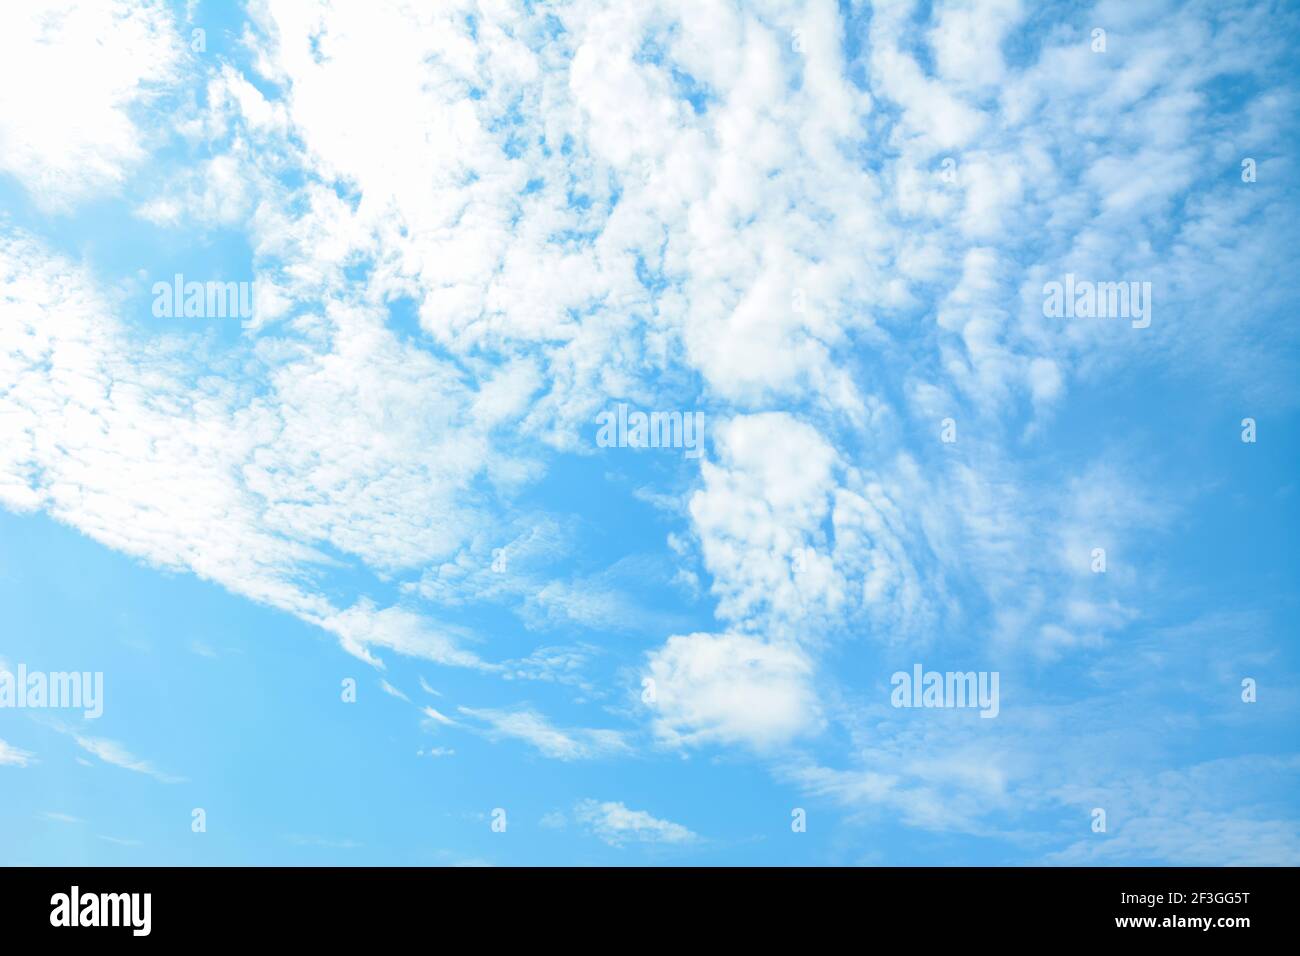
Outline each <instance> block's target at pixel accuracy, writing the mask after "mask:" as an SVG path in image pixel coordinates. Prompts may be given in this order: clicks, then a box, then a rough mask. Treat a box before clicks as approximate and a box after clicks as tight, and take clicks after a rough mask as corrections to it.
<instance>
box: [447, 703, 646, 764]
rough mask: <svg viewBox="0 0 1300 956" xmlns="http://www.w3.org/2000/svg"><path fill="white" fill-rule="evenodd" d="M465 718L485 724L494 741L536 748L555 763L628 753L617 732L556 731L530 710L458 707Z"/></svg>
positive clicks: (587, 730)
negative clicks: (500, 739)
mask: <svg viewBox="0 0 1300 956" xmlns="http://www.w3.org/2000/svg"><path fill="white" fill-rule="evenodd" d="M458 710H459V711H460V713H462V714H465V715H466V716H467V717H472V718H474V719H476V720H480V721H482V722H484V723H485V724H487V725H488V728H489V729H488V734H489V735H490V736H492V737H495V738H513V739H515V740H522V741H524V742H525V743H527V744H529V745H531V746H533V747H535V748H537V750H538V751H540V752H541V753H542V754H543V755H544V756H546V757H553V758H555V759H557V760H591V759H595V758H598V757H609V756H617V755H619V754H623V753H626V752H628V750H629V747H628V744H627V741H626V739H625V737H624V735H623V734H622V733H621V732H619V731H617V730H595V729H589V728H585V727H578V728H564V729H561V728H558V727H555V726H554V725H552V724H551V722H550V721H548V720H547V719H546V718H545V717H544V716H542V715H541V714H539V713H537V712H536V711H534V710H527V709H520V710H493V709H486V708H483V709H476V708H472V707H460V708H458Z"/></svg>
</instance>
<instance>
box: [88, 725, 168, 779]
mask: <svg viewBox="0 0 1300 956" xmlns="http://www.w3.org/2000/svg"><path fill="white" fill-rule="evenodd" d="M72 739H73V740H75V741H76V742H77V746H78V747H80V748H81V749H82V750H84V751H86V753H88V754H92V755H93V756H95V757H98V758H99V759H100V760H102V761H104V763H107V764H112V765H113V766H114V767H121V768H122V769H124V770H131V771H134V772H135V773H142V774H145V775H146V776H149V777H153V778H154V779H155V780H158V781H159V782H161V783H184V782H185V778H184V777H176V776H173V775H172V774H169V773H164V772H162V771H161V770H158V769H157V768H156V767H154V766H153V764H151V763H149V762H148V761H147V760H141V759H140V758H139V757H137V756H135V755H134V754H132V753H131V752H130V751H129V750H127V749H126V748H125V747H123V746H122V745H121V744H120V743H118V742H117V741H115V740H107V739H105V738H103V737H86V736H83V735H81V734H75V733H74V734H72Z"/></svg>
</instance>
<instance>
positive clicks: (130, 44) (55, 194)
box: [0, 0, 183, 209]
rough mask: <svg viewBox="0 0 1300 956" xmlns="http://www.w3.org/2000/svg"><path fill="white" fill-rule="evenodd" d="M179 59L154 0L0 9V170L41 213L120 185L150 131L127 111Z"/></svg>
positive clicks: (52, 0)
mask: <svg viewBox="0 0 1300 956" xmlns="http://www.w3.org/2000/svg"><path fill="white" fill-rule="evenodd" d="M182 57H183V53H182V48H181V43H180V38H179V37H178V35H177V34H176V32H175V27H174V24H173V22H172V18H171V14H170V12H169V11H168V9H167V6H166V5H165V4H164V3H162V2H157V0H145V2H126V0H105V2H103V3H92V4H83V3H75V2H72V0H45V2H41V3H34V4H27V3H18V4H3V5H0V171H3V172H8V173H12V174H13V175H15V176H17V177H18V178H19V180H20V181H21V182H22V183H23V185H24V186H26V187H27V189H28V190H29V191H30V192H31V194H32V196H33V197H34V198H35V199H36V201H37V202H38V203H40V204H41V205H42V206H44V207H46V208H47V209H66V208H67V207H69V206H70V205H71V204H73V203H75V202H77V201H79V200H82V199H85V198H87V197H88V196H90V195H92V194H93V193H95V192H98V191H101V190H105V189H114V188H116V187H118V186H120V185H121V183H122V182H123V181H124V179H125V178H126V176H127V173H128V171H130V170H131V169H132V168H133V167H135V166H136V165H138V164H139V163H140V161H141V160H142V159H143V158H144V156H145V154H146V151H147V148H148V147H147V144H148V142H149V140H150V139H151V138H156V135H157V134H156V133H155V132H154V131H152V130H147V129H144V128H142V127H140V126H138V125H137V124H136V122H135V120H134V119H133V114H134V112H135V110H136V108H137V107H139V106H141V105H143V104H146V103H148V102H149V101H151V100H152V99H154V98H155V97H156V95H157V93H158V92H159V91H160V90H161V89H163V88H165V87H166V85H167V84H169V83H172V82H174V81H175V80H176V79H177V76H178V73H179V66H180V63H181V61H182Z"/></svg>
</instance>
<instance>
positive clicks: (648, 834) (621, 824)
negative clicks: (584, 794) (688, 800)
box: [573, 799, 699, 846]
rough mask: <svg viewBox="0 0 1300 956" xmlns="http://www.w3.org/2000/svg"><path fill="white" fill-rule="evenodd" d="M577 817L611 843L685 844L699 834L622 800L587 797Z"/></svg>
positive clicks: (693, 840)
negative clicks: (628, 805) (601, 799)
mask: <svg viewBox="0 0 1300 956" xmlns="http://www.w3.org/2000/svg"><path fill="white" fill-rule="evenodd" d="M573 814H574V817H575V818H576V819H577V820H578V821H579V822H581V823H582V824H584V825H585V826H586V827H587V829H588V830H590V832H591V833H592V834H593V835H595V836H596V837H597V838H599V839H600V840H602V841H604V842H605V843H608V844H609V845H610V846H624V845H626V844H628V843H661V844H670V845H676V846H680V845H684V844H689V843H694V842H696V841H697V840H698V839H699V837H698V836H696V834H694V833H692V832H691V831H690V830H688V829H687V828H686V827H684V826H682V825H681V824H680V823H673V822H672V821H670V820H661V819H658V818H657V817H654V816H651V815H650V814H649V813H646V812H645V811H644V810H630V809H628V808H627V807H626V806H625V805H624V804H622V803H621V802H614V801H604V802H599V801H596V800H590V799H589V800H583V801H582V802H581V803H579V804H578V805H577V806H575V807H574V808H573Z"/></svg>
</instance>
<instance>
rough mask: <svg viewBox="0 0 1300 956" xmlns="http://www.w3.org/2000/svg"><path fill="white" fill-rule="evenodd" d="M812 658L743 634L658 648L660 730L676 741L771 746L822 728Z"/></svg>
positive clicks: (653, 658) (654, 664)
mask: <svg viewBox="0 0 1300 956" xmlns="http://www.w3.org/2000/svg"><path fill="white" fill-rule="evenodd" d="M813 671H814V669H813V665H812V662H811V660H810V659H809V658H808V656H807V655H806V654H804V653H803V652H802V651H800V649H799V648H798V647H797V646H795V645H791V644H779V643H768V642H765V641H761V640H758V639H756V638H753V637H748V636H746V635H743V634H686V635H678V636H675V637H670V638H669V639H668V641H667V642H666V643H665V644H664V646H663V647H661V648H659V649H658V650H655V651H652V652H651V653H650V655H649V662H648V666H647V674H648V677H649V678H650V679H651V680H653V681H654V685H653V687H654V700H653V701H650V702H649V703H648V706H649V707H650V709H651V710H652V712H653V713H654V715H655V730H656V732H657V733H658V734H659V735H660V736H661V737H662V738H664V739H665V740H667V741H670V742H672V743H674V744H702V743H719V744H745V745H748V746H752V747H755V748H758V749H767V748H771V747H776V746H780V745H783V744H786V743H789V742H790V741H791V740H792V739H794V738H795V737H797V736H798V735H800V734H802V733H806V732H808V731H810V730H814V729H816V728H817V727H818V726H819V724H820V721H821V709H820V707H819V705H818V701H817V694H816V692H815V690H814V686H813Z"/></svg>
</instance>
